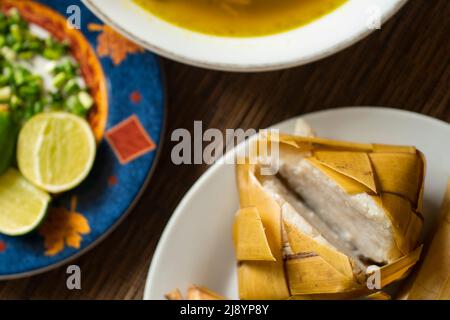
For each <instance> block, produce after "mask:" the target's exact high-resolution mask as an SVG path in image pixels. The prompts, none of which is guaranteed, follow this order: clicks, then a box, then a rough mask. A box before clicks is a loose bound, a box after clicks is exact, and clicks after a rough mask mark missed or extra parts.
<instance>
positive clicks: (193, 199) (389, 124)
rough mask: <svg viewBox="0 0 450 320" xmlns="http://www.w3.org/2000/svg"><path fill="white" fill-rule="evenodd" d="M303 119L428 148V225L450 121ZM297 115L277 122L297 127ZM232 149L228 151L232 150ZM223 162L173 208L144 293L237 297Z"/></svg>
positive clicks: (227, 169)
mask: <svg viewBox="0 0 450 320" xmlns="http://www.w3.org/2000/svg"><path fill="white" fill-rule="evenodd" d="M304 118H305V119H306V120H307V121H308V122H309V123H310V124H311V125H312V126H313V127H314V128H315V129H316V130H317V133H318V135H319V136H321V137H326V138H334V139H341V140H350V141H359V142H375V143H376V142H378V143H386V142H389V143H392V144H405V145H415V146H417V147H418V148H419V149H420V150H421V151H422V152H424V153H425V155H426V157H427V162H428V171H427V178H426V184H425V202H424V205H425V217H426V222H427V223H426V229H427V230H428V229H429V227H430V225H431V224H432V223H433V222H434V218H436V216H437V213H438V211H439V210H438V208H439V206H440V203H441V200H442V198H443V194H444V191H445V187H446V185H447V179H448V178H449V177H450V153H449V150H450V125H449V124H447V123H445V122H442V121H439V120H436V119H433V118H429V117H426V116H423V115H420V114H416V113H411V112H406V111H400V110H396V109H386V108H375V107H368V108H356V107H354V108H343V109H334V110H329V111H323V112H318V113H313V114H309V115H306V116H304ZM295 120H296V119H291V120H288V121H286V122H283V123H281V124H278V125H275V126H274V128H279V129H280V130H281V131H282V132H285V133H292V132H293V131H294V126H295V122H296V121H295ZM239 148H241V149H242V148H243V145H240V146H238V148H237V149H239ZM234 152H236V150H233V151H232V152H230V153H228V154H226V155H225V156H226V157H234ZM237 152H239V151H237ZM224 163H229V162H219V163H216V164H215V165H213V166H212V167H211V168H210V169H209V170H208V171H207V172H206V173H205V174H204V175H203V176H202V177H201V178H200V179H199V180H198V181H197V182H196V183H195V185H194V186H193V187H192V189H191V190H190V191H189V192H188V194H187V195H186V196H185V197H184V199H183V200H182V202H181V203H180V204H179V206H178V208H177V209H176V210H175V213H174V214H173V216H172V218H171V220H170V222H169V224H168V225H167V227H166V230H165V231H164V233H163V235H162V237H161V240H160V242H159V244H158V247H157V250H156V252H155V255H154V257H153V262H152V264H151V266H150V270H149V274H148V278H147V283H146V287H145V293H144V299H162V298H163V297H164V294H165V293H167V292H169V291H171V290H173V289H175V288H180V289H181V290H185V289H186V288H187V287H188V286H189V285H190V284H197V285H203V286H206V287H208V288H210V289H211V290H214V291H216V292H218V293H220V294H222V295H224V296H225V297H228V298H231V299H237V298H238V294H237V280H236V267H235V265H236V261H235V258H234V252H233V243H232V231H231V230H232V224H233V220H234V214H235V212H236V211H237V209H238V194H237V190H236V181H235V174H234V173H235V172H234V166H233V165H229V164H224Z"/></svg>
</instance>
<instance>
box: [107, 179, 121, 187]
mask: <svg viewBox="0 0 450 320" xmlns="http://www.w3.org/2000/svg"><path fill="white" fill-rule="evenodd" d="M118 182H119V181H118V180H117V177H116V176H109V177H108V185H109V186H110V187H112V186H115V185H116V184H117V183H118Z"/></svg>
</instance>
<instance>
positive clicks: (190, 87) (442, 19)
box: [0, 0, 450, 299]
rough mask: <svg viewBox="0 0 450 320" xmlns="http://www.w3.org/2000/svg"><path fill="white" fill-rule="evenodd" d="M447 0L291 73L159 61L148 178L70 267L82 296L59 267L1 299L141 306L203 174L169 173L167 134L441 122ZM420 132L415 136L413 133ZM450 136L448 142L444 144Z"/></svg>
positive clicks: (448, 110) (447, 61)
mask: <svg viewBox="0 0 450 320" xmlns="http://www.w3.org/2000/svg"><path fill="white" fill-rule="evenodd" d="M449 17H450V1H448V0H431V1H430V0H412V1H409V3H408V4H407V5H406V6H405V7H404V8H403V9H402V10H401V11H400V12H399V13H398V14H397V15H396V16H395V17H394V18H393V19H391V20H390V21H389V22H388V23H387V24H386V25H385V26H384V27H383V28H382V30H380V31H377V32H375V33H374V34H372V35H371V36H369V37H368V38H366V39H365V40H363V41H361V42H359V43H358V44H356V45H354V46H352V47H351V48H349V49H347V50H345V51H343V52H341V53H339V54H336V55H334V56H332V57H329V58H327V59H325V60H322V61H319V62H316V63H313V64H310V65H307V66H302V67H298V68H294V69H290V70H285V71H278V72H269V73H260V74H233V73H224V72H216V71H208V70H203V69H198V68H193V67H189V66H185V65H181V64H179V63H175V62H172V61H167V60H163V65H164V69H165V72H166V78H167V86H168V94H169V99H168V122H167V135H166V138H165V142H164V145H163V149H162V153H161V158H160V161H159V164H158V166H157V170H156V172H155V174H154V176H153V178H152V180H151V182H150V184H149V186H148V188H147V190H146V192H145V193H144V195H143V196H142V198H141V200H140V201H139V203H138V205H137V206H136V208H135V210H134V211H133V212H132V213H131V214H130V215H129V217H128V218H127V219H126V220H125V222H124V223H122V224H121V225H120V226H119V227H118V228H117V230H115V231H114V232H113V234H112V235H111V236H109V237H108V238H107V239H106V240H105V241H103V243H101V244H100V245H99V246H97V247H96V248H94V249H93V250H92V251H90V252H89V253H87V254H86V255H84V256H83V257H81V258H79V259H77V260H76V261H75V263H76V264H78V265H79V266H80V267H81V269H82V271H83V282H82V286H83V288H82V290H81V291H69V290H67V289H66V285H65V281H66V274H65V268H59V269H57V270H54V271H51V272H48V273H45V274H42V275H39V276H35V277H32V278H28V279H22V280H16V281H8V282H2V283H0V299H11V298H20V299H22V298H25V299H38V298H43V299H53V298H58V299H65V298H71V299H79V298H82V299H140V298H142V294H143V289H144V283H145V278H146V275H147V270H148V267H149V264H150V261H151V259H152V255H153V252H154V250H155V247H156V244H157V241H158V239H159V237H160V235H161V232H162V231H163V228H164V226H165V224H166V223H167V221H168V219H169V218H170V216H171V214H172V212H173V210H174V209H175V207H176V205H177V204H178V203H179V201H180V200H181V198H182V197H183V195H184V194H185V193H186V192H187V191H188V189H189V188H190V187H191V186H192V184H193V183H194V182H195V181H196V179H197V178H198V177H200V175H201V174H202V173H203V172H204V171H205V170H206V169H207V168H206V167H205V166H201V165H199V166H175V165H173V164H172V163H171V161H170V150H171V148H172V146H173V145H172V143H171V142H170V133H171V132H172V131H173V130H174V129H176V128H187V129H192V128H193V121H194V120H202V121H203V124H204V127H205V128H219V129H221V130H224V129H226V128H237V127H239V128H244V129H246V128H256V129H258V128H264V127H267V126H269V125H271V124H273V123H276V122H279V121H282V120H285V119H288V118H291V117H294V116H298V115H301V114H304V113H307V112H311V111H315V110H321V109H328V108H334V107H340V106H366V105H370V106H389V107H396V108H401V109H407V110H411V111H415V112H420V113H423V114H427V115H430V116H433V117H436V118H439V119H441V120H444V121H447V122H449V121H450V90H449V89H450V79H449V77H450V58H449V57H450V37H449V32H450V18H449ZM418 130H420V128H418ZM449 138H450V137H449Z"/></svg>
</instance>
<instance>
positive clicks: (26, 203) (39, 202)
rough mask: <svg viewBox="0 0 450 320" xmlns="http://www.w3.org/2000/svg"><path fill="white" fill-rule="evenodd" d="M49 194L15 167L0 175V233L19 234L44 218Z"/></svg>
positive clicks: (29, 229) (33, 226) (31, 228)
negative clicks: (29, 180)
mask: <svg viewBox="0 0 450 320" xmlns="http://www.w3.org/2000/svg"><path fill="white" fill-rule="evenodd" d="M50 200H51V199H50V196H49V195H48V194H47V193H46V192H45V191H42V190H40V189H38V188H37V187H35V186H34V185H33V184H31V183H30V182H28V180H27V179H25V178H24V177H23V176H22V175H21V174H20V172H19V171H17V170H16V169H12V168H10V169H8V170H7V171H6V172H5V173H4V174H3V175H1V176H0V233H3V234H6V235H8V236H19V235H23V234H26V233H28V232H30V231H32V230H33V229H35V228H36V227H37V226H38V225H39V223H40V222H41V221H42V219H44V217H45V213H46V212H47V207H48V204H49V203H50Z"/></svg>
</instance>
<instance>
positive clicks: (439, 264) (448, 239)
mask: <svg viewBox="0 0 450 320" xmlns="http://www.w3.org/2000/svg"><path fill="white" fill-rule="evenodd" d="M411 280H412V281H410V283H409V284H407V285H406V286H405V288H404V290H403V292H402V294H401V295H400V297H399V298H401V299H408V300H450V180H449V182H448V186H447V192H446V194H445V196H444V202H443V204H442V215H441V217H440V221H439V223H438V226H437V232H436V233H435V234H434V237H433V240H432V242H431V244H430V247H429V248H428V249H427V251H426V253H425V258H424V260H423V261H422V264H421V265H420V266H419V268H418V270H417V273H416V274H415V275H414V276H413V279H411Z"/></svg>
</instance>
